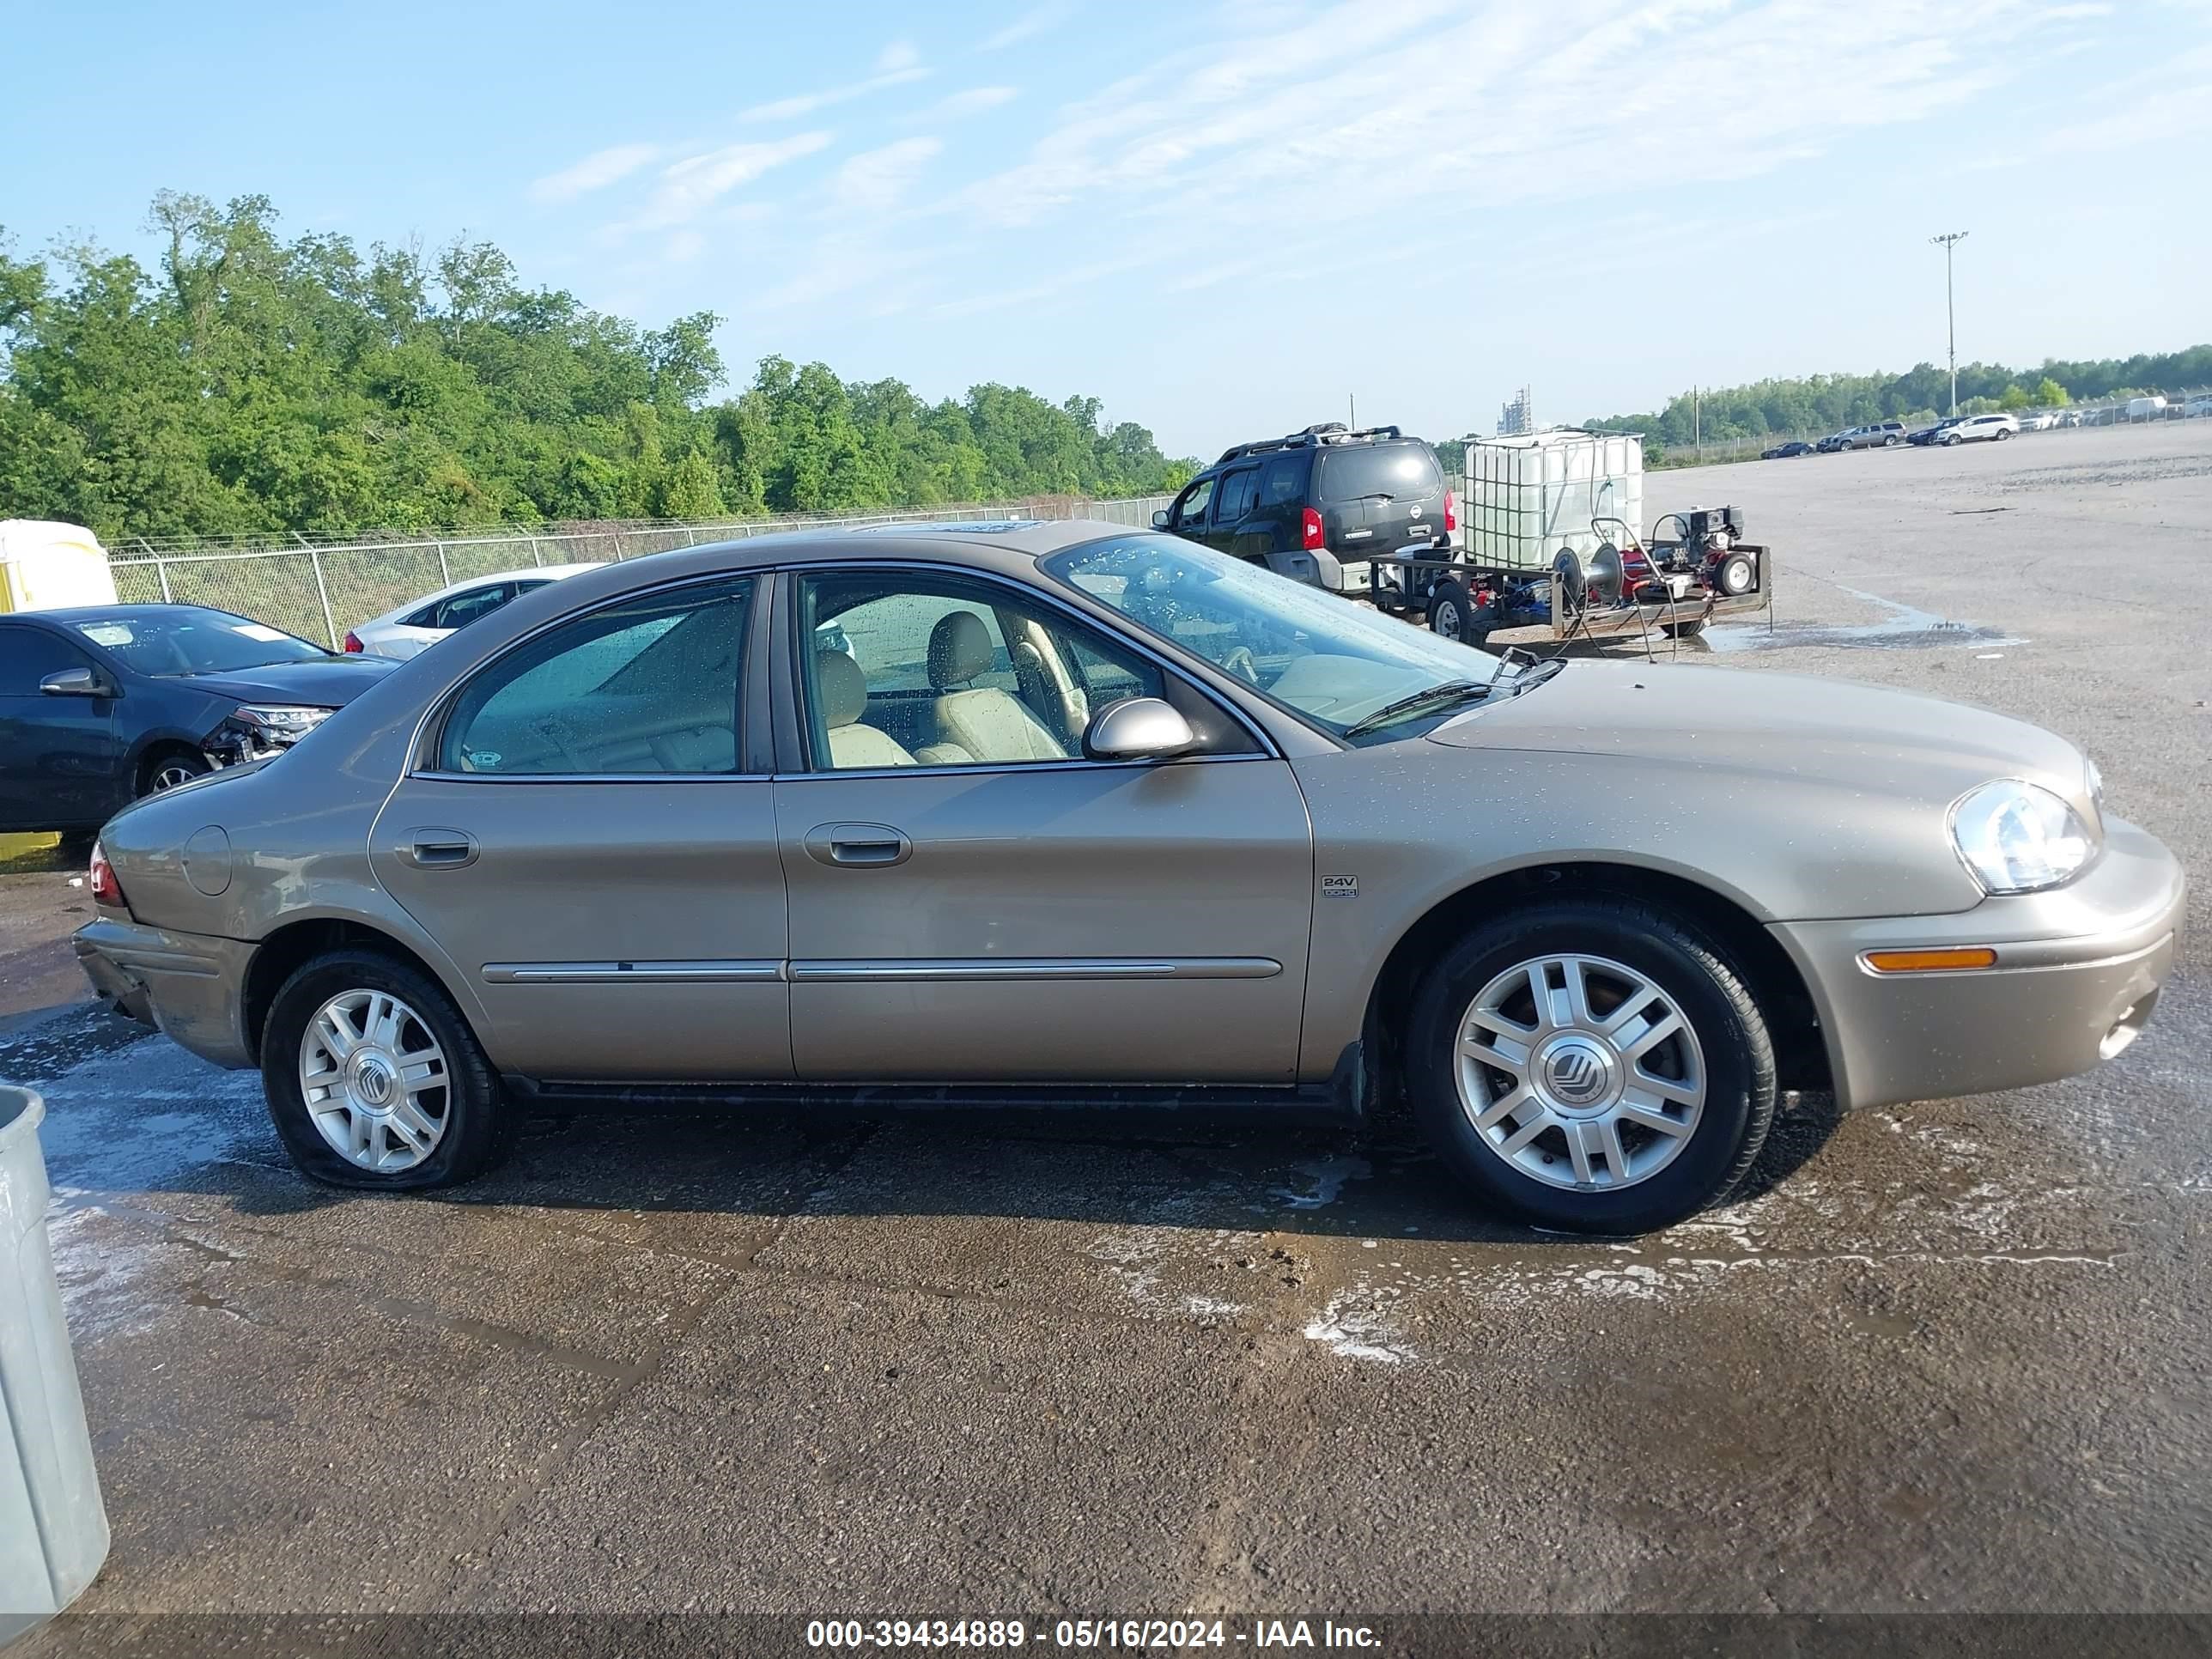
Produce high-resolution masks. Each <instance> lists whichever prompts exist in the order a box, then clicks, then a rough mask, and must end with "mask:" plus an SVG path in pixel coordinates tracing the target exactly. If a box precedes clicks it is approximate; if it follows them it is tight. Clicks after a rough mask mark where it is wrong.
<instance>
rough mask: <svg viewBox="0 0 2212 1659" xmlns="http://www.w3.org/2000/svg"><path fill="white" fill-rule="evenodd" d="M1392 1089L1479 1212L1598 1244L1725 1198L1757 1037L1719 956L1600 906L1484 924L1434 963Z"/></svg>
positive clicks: (1683, 936) (1766, 1061)
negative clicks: (1402, 1096)
mask: <svg viewBox="0 0 2212 1659" xmlns="http://www.w3.org/2000/svg"><path fill="white" fill-rule="evenodd" d="M1540 985H1541V987H1542V994H1541V1000H1540V999H1539V990H1538V987H1539V986H1540ZM1407 1084H1408V1087H1409V1093H1410V1095H1411V1097H1412V1100H1413V1109H1414V1113H1415V1115H1416V1116H1417V1117H1418V1118H1419V1120H1420V1122H1421V1126H1422V1127H1423V1129H1424V1131H1425V1133H1426V1134H1427V1136H1428V1138H1429V1139H1430V1141H1431V1144H1432V1145H1433V1146H1435V1147H1436V1148H1437V1152H1439V1153H1440V1154H1441V1155H1442V1156H1443V1158H1444V1159H1445V1161H1446V1162H1447V1163H1448V1164H1450V1165H1451V1166H1452V1167H1453V1169H1454V1170H1455V1171H1456V1172H1457V1173H1458V1174H1459V1175H1460V1176H1461V1177H1462V1179H1464V1180H1465V1181H1466V1182H1468V1185H1469V1186H1471V1187H1472V1188H1474V1190H1475V1191H1476V1193H1477V1194H1480V1196H1481V1197H1482V1198H1483V1199H1485V1200H1487V1201H1488V1202H1489V1203H1491V1204H1492V1205H1493V1206H1496V1207H1497V1208H1498V1209H1500V1210H1503V1211H1504V1212H1507V1213H1509V1214H1510V1215H1513V1216H1515V1217H1517V1218H1519V1219H1521V1220H1522V1221H1525V1222H1528V1223H1530V1224H1532V1225H1536V1226H1540V1227H1547V1228H1553V1229H1557V1230H1560V1231H1573V1232H1589V1233H1601V1234H1611V1235H1615V1236H1618V1235H1621V1234H1630V1233H1641V1232H1648V1231H1653V1230H1655V1229H1657V1228H1661V1227H1665V1226H1668V1225H1672V1224H1673V1223H1674V1222H1677V1221H1680V1220H1681V1219H1683V1218H1685V1217H1687V1216H1690V1215H1693V1214H1695V1213H1696V1212H1698V1211H1699V1210H1701V1209H1704V1208H1705V1206H1708V1205H1710V1204H1711V1203H1713V1202H1715V1201H1716V1200H1718V1199H1720V1198H1721V1197H1723V1196H1724V1195H1725V1194H1727V1193H1729V1191H1730V1190H1732V1189H1733V1188H1735V1185H1736V1184H1737V1183H1738V1182H1740V1181H1741V1179H1742V1178H1743V1176H1744V1175H1745V1173H1746V1172H1747V1170H1749V1169H1750V1168H1751V1165H1752V1162H1753V1159H1754V1158H1757V1157H1758V1155H1759V1146H1761V1144H1762V1143H1763V1142H1764V1141H1765V1139H1766V1132H1767V1128H1768V1127H1769V1125H1770V1124H1771V1122H1772V1121H1773V1117H1774V1106H1775V1098H1776V1085H1775V1068H1774V1048H1773V1042H1772V1040H1771V1037H1770V1036H1769V1034H1768V1031H1767V1028H1766V1023H1765V1019H1764V1018H1763V1017H1762V1016H1761V1014H1760V1012H1759V1006H1758V1003H1757V1002H1756V1001H1755V1000H1754V999H1753V996H1752V994H1751V993H1750V991H1749V990H1748V989H1747V988H1746V987H1745V985H1744V983H1743V981H1742V979H1741V977H1740V976H1739V975H1737V973H1736V972H1735V969H1734V968H1732V967H1731V966H1730V965H1729V963H1728V961H1727V959H1726V958H1725V957H1723V955H1722V954H1721V952H1720V951H1719V950H1718V949H1717V947H1716V946H1715V945H1713V944H1712V943H1711V941H1710V940H1709V939H1706V938H1705V936H1704V935H1703V934H1702V933H1699V932H1698V931H1697V930H1696V929H1695V928H1693V927H1691V926H1690V925H1688V924H1687V923H1686V922H1685V921H1682V920H1681V919H1680V918H1678V917H1676V916H1675V915H1673V914H1671V913H1670V912H1668V911H1666V910H1662V909H1659V908H1654V907H1651V906H1648V905H1644V904H1641V903H1638V902H1634V901H1632V900H1626V899H1617V898H1608V897H1592V898H1588V899H1575V900H1566V901H1562V902H1555V903H1550V904H1546V905H1543V906H1541V907H1539V908H1532V909H1528V910H1523V911H1520V912H1517V913H1514V914H1510V915H1504V916H1500V917H1498V918H1497V919H1496V920H1494V921H1488V922H1486V923H1484V924H1483V925H1481V926H1480V927H1477V928H1476V929H1475V930H1474V932H1472V933H1469V934H1468V936H1467V937H1466V938H1465V939H1462V940H1461V941H1460V943H1459V944H1458V945H1455V946H1454V947H1453V948H1452V949H1451V950H1450V951H1448V952H1447V953H1446V954H1445V955H1444V956H1443V957H1442V958H1440V959H1439V960H1438V961H1437V963H1435V965H1434V966H1433V967H1431V969H1430V970H1429V973H1428V975H1427V976H1426V978H1425V980H1424V981H1422V985H1421V988H1420V991H1419V994H1418V996H1417V997H1416V999H1415V1000H1414V1005H1413V1021H1412V1024H1411V1027H1410V1029H1409V1030H1408V1033H1407Z"/></svg>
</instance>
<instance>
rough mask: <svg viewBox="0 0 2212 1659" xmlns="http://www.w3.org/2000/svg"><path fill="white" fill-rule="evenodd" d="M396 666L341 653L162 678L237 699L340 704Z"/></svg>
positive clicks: (334, 706) (394, 663) (215, 694)
mask: <svg viewBox="0 0 2212 1659" xmlns="http://www.w3.org/2000/svg"><path fill="white" fill-rule="evenodd" d="M397 667H398V663H396V662H392V661H389V660H386V659H382V658H376V657H358V656H345V657H332V658H331V659H328V660H326V661H322V662H272V663H267V664H264V665H262V666H261V667H258V668H240V669H235V670H234V671H230V672H228V673H223V674H186V675H170V676H166V677H165V678H168V679H170V680H171V681H172V682H173V684H178V685H189V686H191V687H192V688H193V689H194V690H200V691H205V692H208V693H210V695H212V696H218V697H235V698H237V699H238V700H239V701H240V702H296V703H309V704H313V705H314V706H316V707H318V708H344V707H345V705H346V704H348V703H349V702H352V701H353V700H354V699H355V698H356V697H357V696H360V695H361V694H362V692H364V691H366V690H368V688H369V687H370V686H372V685H374V684H376V683H377V682H378V681H379V680H380V679H382V678H384V677H385V676H386V674H389V673H390V672H391V671H392V670H393V669H395V668H397Z"/></svg>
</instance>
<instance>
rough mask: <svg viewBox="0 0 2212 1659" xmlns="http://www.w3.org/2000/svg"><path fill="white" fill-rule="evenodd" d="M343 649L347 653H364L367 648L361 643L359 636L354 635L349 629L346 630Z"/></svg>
mask: <svg viewBox="0 0 2212 1659" xmlns="http://www.w3.org/2000/svg"><path fill="white" fill-rule="evenodd" d="M345 648H346V649H347V650H349V651H366V650H368V647H367V646H365V645H363V644H362V642H361V635H358V634H356V633H355V632H354V631H353V629H350V628H349V629H346V638H345Z"/></svg>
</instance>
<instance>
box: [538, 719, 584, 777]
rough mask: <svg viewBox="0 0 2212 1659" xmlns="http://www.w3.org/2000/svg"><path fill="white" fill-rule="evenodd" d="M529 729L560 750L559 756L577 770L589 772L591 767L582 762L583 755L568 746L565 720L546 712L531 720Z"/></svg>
mask: <svg viewBox="0 0 2212 1659" xmlns="http://www.w3.org/2000/svg"><path fill="white" fill-rule="evenodd" d="M530 729H531V730H532V731H533V732H537V733H538V736H539V737H541V738H546V739H548V740H549V741H550V742H551V744H553V746H554V747H555V748H556V749H558V750H560V751H561V758H562V760H565V761H567V762H568V764H569V765H571V766H573V767H574V768H575V769H576V770H577V771H579V772H589V771H590V770H591V768H590V767H588V766H586V765H585V764H584V757H582V756H581V755H579V754H578V753H577V752H576V751H575V750H574V749H573V748H571V747H569V744H568V723H567V722H566V721H565V720H561V719H560V718H559V717H558V716H556V715H552V714H548V715H545V716H544V717H542V718H541V719H538V720H532V721H531V722H530Z"/></svg>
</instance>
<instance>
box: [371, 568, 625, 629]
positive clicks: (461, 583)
mask: <svg viewBox="0 0 2212 1659" xmlns="http://www.w3.org/2000/svg"><path fill="white" fill-rule="evenodd" d="M607 562H609V561H607V560H604V559H589V560H586V561H585V562H582V563H580V564H544V565H529V564H526V565H524V566H523V567H522V568H520V569H518V570H487V571H485V572H484V573H483V574H482V575H478V576H463V577H461V578H460V579H459V580H457V581H450V582H447V584H446V585H445V586H443V587H435V588H432V589H431V590H430V591H429V592H428V593H418V594H416V596H415V597H414V598H413V599H410V600H408V601H407V602H406V603H405V604H404V605H393V606H392V609H391V610H389V611H384V612H383V613H381V614H380V615H378V616H374V617H370V618H369V619H368V621H367V622H365V623H361V624H360V626H362V627H363V628H375V627H379V626H380V625H381V624H383V623H392V622H397V621H398V620H399V618H401V617H404V616H405V615H407V613H408V612H409V611H420V610H421V609H422V607H423V606H424V605H435V604H437V602H438V601H439V600H441V599H451V598H453V595H454V594H456V593H465V592H468V591H469V590H470V589H471V588H472V587H483V586H485V585H486V584H488V583H490V582H513V581H525V580H531V579H533V578H537V579H542V580H548V581H559V580H562V579H563V578H565V577H568V576H579V575H581V574H583V573H584V572H585V571H586V570H597V569H598V568H599V566H600V565H602V564H604V563H607Z"/></svg>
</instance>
